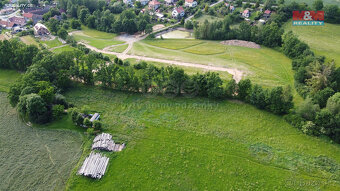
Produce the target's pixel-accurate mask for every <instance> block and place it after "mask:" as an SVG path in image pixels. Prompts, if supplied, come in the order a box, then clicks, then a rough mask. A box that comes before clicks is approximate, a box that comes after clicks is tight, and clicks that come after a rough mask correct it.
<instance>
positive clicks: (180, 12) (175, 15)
mask: <svg viewBox="0 0 340 191" xmlns="http://www.w3.org/2000/svg"><path fill="white" fill-rule="evenodd" d="M184 15H185V12H184V9H183V7H175V8H174V10H173V11H172V17H173V18H180V17H184Z"/></svg>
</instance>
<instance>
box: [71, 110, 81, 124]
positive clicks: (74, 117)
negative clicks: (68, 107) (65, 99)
mask: <svg viewBox="0 0 340 191" xmlns="http://www.w3.org/2000/svg"><path fill="white" fill-rule="evenodd" d="M78 116H79V112H78V111H77V110H75V109H73V110H72V113H71V117H72V121H73V122H74V123H77V121H78Z"/></svg>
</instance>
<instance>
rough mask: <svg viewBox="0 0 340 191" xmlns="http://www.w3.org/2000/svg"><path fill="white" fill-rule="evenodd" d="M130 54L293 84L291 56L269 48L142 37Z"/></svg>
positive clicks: (262, 81) (265, 82) (269, 82)
mask: <svg viewBox="0 0 340 191" xmlns="http://www.w3.org/2000/svg"><path fill="white" fill-rule="evenodd" d="M130 53H132V54H136V55H142V56H149V57H155V58H163V59H170V60H180V61H183V62H192V63H197V64H204V65H215V66H220V67H230V68H238V69H240V70H242V71H245V72H246V76H247V77H248V78H250V79H251V80H252V81H253V82H255V83H258V84H261V85H263V86H266V87H273V86H277V85H287V84H290V85H293V71H292V70H291V60H290V59H288V58H287V57H286V56H284V55H283V54H282V53H280V52H278V51H275V50H272V49H269V48H261V49H252V48H245V47H237V46H225V45H221V44H220V43H219V42H217V41H200V40H175V39H171V40H143V41H140V42H137V43H135V44H134V47H133V49H132V50H131V51H130Z"/></svg>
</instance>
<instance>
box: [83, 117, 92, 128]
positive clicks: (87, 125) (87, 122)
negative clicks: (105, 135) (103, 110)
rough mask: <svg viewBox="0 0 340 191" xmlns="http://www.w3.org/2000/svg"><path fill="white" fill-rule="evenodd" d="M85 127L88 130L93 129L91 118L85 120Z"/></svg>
mask: <svg viewBox="0 0 340 191" xmlns="http://www.w3.org/2000/svg"><path fill="white" fill-rule="evenodd" d="M84 125H85V126H86V127H87V128H90V127H92V122H91V121H90V119H89V118H85V120H84Z"/></svg>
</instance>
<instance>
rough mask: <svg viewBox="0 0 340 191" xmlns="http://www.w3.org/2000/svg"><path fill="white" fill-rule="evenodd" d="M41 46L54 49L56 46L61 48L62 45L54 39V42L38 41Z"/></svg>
mask: <svg viewBox="0 0 340 191" xmlns="http://www.w3.org/2000/svg"><path fill="white" fill-rule="evenodd" d="M40 42H41V43H42V44H45V45H46V47H47V48H54V47H57V46H61V45H62V43H61V42H60V41H59V40H58V38H55V39H54V40H47V41H40Z"/></svg>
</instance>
